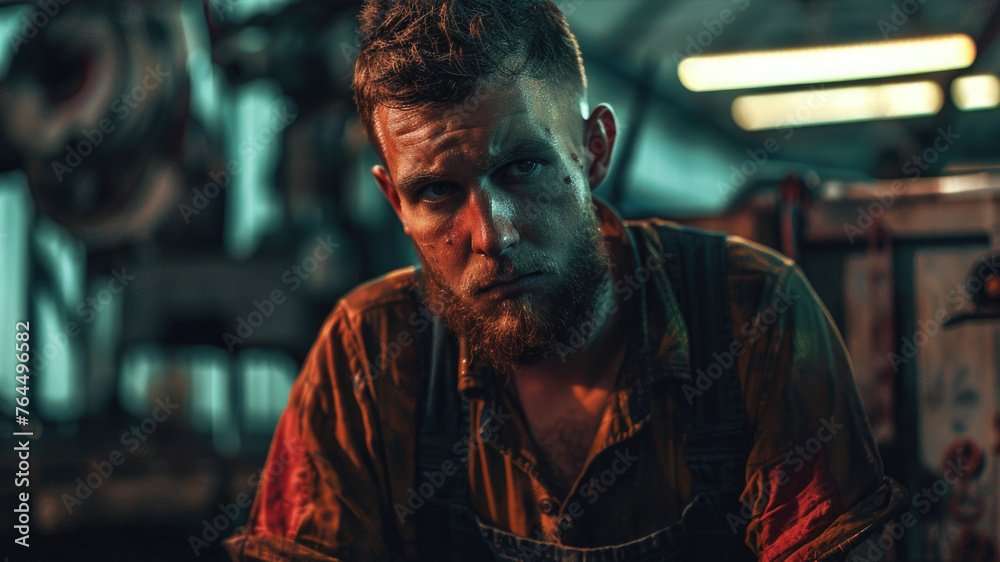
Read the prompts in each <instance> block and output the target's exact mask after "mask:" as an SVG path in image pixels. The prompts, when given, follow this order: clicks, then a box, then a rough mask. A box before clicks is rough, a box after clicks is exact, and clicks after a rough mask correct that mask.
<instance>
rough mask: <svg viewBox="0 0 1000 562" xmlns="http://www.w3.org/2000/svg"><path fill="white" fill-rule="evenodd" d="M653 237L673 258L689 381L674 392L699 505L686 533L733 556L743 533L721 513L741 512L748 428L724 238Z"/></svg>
mask: <svg viewBox="0 0 1000 562" xmlns="http://www.w3.org/2000/svg"><path fill="white" fill-rule="evenodd" d="M659 233H660V238H661V240H662V241H663V244H664V249H665V250H666V251H667V252H669V253H670V254H672V259H670V260H668V267H667V273H668V275H669V277H670V281H671V284H672V289H673V291H674V294H675V295H676V297H677V302H678V304H679V306H680V308H681V311H682V313H683V315H684V320H685V322H686V324H687V332H688V345H689V362H690V373H691V377H692V379H693V384H692V385H691V386H688V387H686V388H685V392H682V393H680V394H681V396H680V402H681V404H682V407H683V408H684V461H685V463H686V464H687V466H688V469H689V470H690V471H691V476H692V479H693V481H694V492H695V496H696V502H695V503H696V504H698V506H699V507H698V511H699V514H698V515H697V516H695V514H691V515H692V518H693V519H695V520H696V521H697V524H696V525H695V526H694V527H695V528H694V529H692V530H694V531H695V532H696V533H698V535H700V536H699V540H698V542H699V543H701V547H702V550H703V551H704V550H705V549H706V548H707V549H710V550H715V551H716V552H718V550H716V549H720V548H724V547H723V545H732V546H733V548H735V549H736V551H737V552H739V551H740V547H741V545H740V544H739V543H742V538H743V537H742V533H740V534H739V535H734V533H733V530H732V529H731V528H730V526H729V525H728V523H727V521H726V514H727V513H739V511H738V508H739V503H738V501H739V494H740V493H741V492H742V491H743V488H744V486H745V472H746V463H747V456H748V454H749V444H750V429H749V424H748V422H747V417H746V412H745V407H744V400H743V392H742V391H741V389H740V377H739V369H738V358H739V356H740V355H741V353H736V352H739V351H740V350H739V349H738V348H737V349H734V347H733V346H734V338H733V328H732V314H731V311H730V299H729V280H728V272H727V267H726V235H725V234H724V233H716V232H706V231H703V230H698V229H691V228H684V227H672V226H666V225H663V226H660V227H659ZM692 507H694V506H692ZM734 539H735V540H734ZM734 543H735V544H734ZM723 557H724V558H728V556H727V555H723Z"/></svg>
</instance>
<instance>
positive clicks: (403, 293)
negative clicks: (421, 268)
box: [337, 266, 417, 318]
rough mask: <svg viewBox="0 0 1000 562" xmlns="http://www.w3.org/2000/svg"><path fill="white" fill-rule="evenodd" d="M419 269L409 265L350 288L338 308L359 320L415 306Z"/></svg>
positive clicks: (339, 302)
mask: <svg viewBox="0 0 1000 562" xmlns="http://www.w3.org/2000/svg"><path fill="white" fill-rule="evenodd" d="M415 271H416V269H415V268H414V267H413V266H407V267H403V268H400V269H396V270H394V271H390V272H389V273H386V274H384V275H380V276H378V277H375V278H373V279H370V280H368V281H365V282H364V283H361V284H360V285H358V286H356V287H355V288H353V289H351V290H350V291H348V292H347V294H345V295H344V296H343V297H341V298H340V301H338V303H337V309H338V310H340V311H342V313H344V314H346V315H347V316H348V317H351V318H357V317H361V316H365V315H367V314H369V313H372V312H375V311H380V310H384V309H386V308H399V307H413V306H414V305H415V302H416V301H415V297H416V290H417V280H416V275H415Z"/></svg>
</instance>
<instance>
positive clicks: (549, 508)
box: [538, 498, 556, 515]
mask: <svg viewBox="0 0 1000 562" xmlns="http://www.w3.org/2000/svg"><path fill="white" fill-rule="evenodd" d="M538 509H539V510H540V511H541V512H542V513H544V514H545V515H552V514H553V513H555V512H556V502H554V501H552V500H551V499H550V498H545V499H543V500H542V501H540V502H538Z"/></svg>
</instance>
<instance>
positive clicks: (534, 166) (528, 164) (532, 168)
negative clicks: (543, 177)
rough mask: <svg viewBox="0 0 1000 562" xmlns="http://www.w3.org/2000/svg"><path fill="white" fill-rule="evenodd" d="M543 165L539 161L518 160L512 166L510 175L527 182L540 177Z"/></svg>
mask: <svg viewBox="0 0 1000 562" xmlns="http://www.w3.org/2000/svg"><path fill="white" fill-rule="evenodd" d="M541 169H542V163H541V162H539V161H538V160H518V161H517V162H514V163H512V164H511V165H510V168H509V170H510V175H511V177H512V178H514V179H518V180H527V179H531V178H533V177H535V176H536V175H538V172H539V171H540V170H541Z"/></svg>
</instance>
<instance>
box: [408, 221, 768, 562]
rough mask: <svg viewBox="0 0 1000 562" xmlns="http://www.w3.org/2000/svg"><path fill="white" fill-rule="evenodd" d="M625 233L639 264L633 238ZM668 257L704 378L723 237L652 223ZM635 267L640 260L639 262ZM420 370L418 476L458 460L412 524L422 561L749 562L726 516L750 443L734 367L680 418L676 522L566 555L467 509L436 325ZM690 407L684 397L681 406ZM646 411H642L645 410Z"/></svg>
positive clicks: (455, 402)
mask: <svg viewBox="0 0 1000 562" xmlns="http://www.w3.org/2000/svg"><path fill="white" fill-rule="evenodd" d="M633 228H636V227H627V230H628V231H629V237H630V239H631V241H632V247H633V251H634V252H636V257H637V258H638V250H637V246H636V236H635V235H634V234H633V232H632V229H633ZM657 229H658V231H659V234H660V239H661V240H662V242H663V244H664V250H665V251H666V252H668V253H669V254H670V257H669V258H668V260H667V273H668V275H669V278H670V282H671V285H672V289H673V291H674V293H675V295H676V298H677V302H678V303H679V305H680V307H681V310H682V312H683V314H684V319H685V322H686V323H687V328H688V339H689V345H690V349H689V355H690V372H692V373H694V372H696V370H697V369H699V368H701V369H703V370H705V371H706V372H707V370H708V366H709V365H711V364H712V362H713V358H712V353H713V352H719V353H722V352H724V351H726V350H727V349H729V346H730V343H731V342H732V341H733V333H732V320H731V314H730V308H729V294H728V282H727V276H726V247H725V234H722V233H709V232H705V231H700V230H693V229H688V228H682V227H672V226H666V225H658V226H657ZM637 263H640V262H639V261H638V259H637ZM424 343H425V344H426V345H425V346H423V349H425V350H430V353H424V354H423V355H424V357H423V359H422V368H421V382H422V385H423V387H422V388H423V389H424V392H425V394H424V395H423V397H422V403H421V405H420V410H419V411H420V412H421V415H422V419H421V422H420V427H421V432H420V436H419V444H418V447H417V471H418V472H417V473H418V474H423V472H424V471H425V470H426V471H433V470H435V469H436V468H437V467H440V466H441V465H442V463H443V462H444V461H446V460H449V459H451V460H452V461H455V460H459V461H460V462H459V463H456V464H459V469H458V472H457V473H456V474H455V475H453V476H452V477H451V478H449V479H448V480H447V481H446V482H445V485H444V487H443V488H441V489H439V490H438V491H437V493H436V494H435V495H434V497H433V498H432V500H428V501H427V503H426V504H425V505H424V506H423V507H422V509H420V510H419V511H418V515H417V517H416V521H417V525H418V527H417V532H418V535H417V536H418V545H417V546H418V551H419V553H420V559H421V560H434V561H438V560H454V561H463V562H465V561H470V560H472V561H478V560H504V561H515V560H535V561H539V562H543V561H545V562H548V561H564V560H565V561H573V562H604V561H607V562H612V561H625V560H627V561H653V560H656V561H682V560H712V561H714V560H752V559H754V557H753V556H752V553H751V552H750V550H749V549H748V548H747V547H746V545H745V544H744V543H743V536H742V533H737V534H734V533H733V532H732V531H731V529H730V527H729V525H728V523H727V522H726V519H725V514H726V513H733V512H738V509H739V503H738V501H739V494H740V493H741V492H742V490H743V487H744V484H745V482H744V471H745V468H746V460H747V455H748V450H749V449H748V445H749V428H748V425H747V420H746V414H745V412H744V406H743V395H742V392H741V390H740V382H739V374H738V372H737V367H736V365H735V364H733V365H732V366H731V367H729V368H728V369H725V370H724V372H723V374H722V376H721V377H720V378H719V379H718V380H717V381H716V382H715V384H713V385H711V386H710V387H709V389H708V390H706V391H705V392H704V393H703V394H702V395H701V396H700V397H699V398H697V399H696V400H695V401H694V403H693V404H691V405H690V406H687V407H685V412H684V434H685V435H684V461H685V462H686V464H687V466H688V469H689V470H690V471H691V475H692V478H693V481H694V493H695V496H694V499H693V500H692V501H691V503H690V504H688V505H687V506H686V507H685V508H684V511H683V514H682V516H681V519H680V521H677V522H675V523H674V524H672V525H670V526H668V527H666V528H664V529H661V530H659V531H656V532H655V533H653V534H651V535H648V536H645V537H642V538H640V539H638V540H634V541H631V542H628V543H623V544H617V545H612V546H605V547H599V548H571V547H567V546H562V545H558V544H555V543H547V542H541V541H537V540H533V539H530V538H526V537H521V536H517V535H514V534H511V533H508V532H505V531H502V530H500V529H496V528H493V527H490V526H488V525H486V524H484V523H483V522H482V521H481V520H480V519H479V518H478V517H477V516H476V514H475V513H474V512H473V510H472V509H471V507H470V501H469V494H468V482H467V479H468V455H467V454H466V456H465V457H464V458H461V459H456V457H455V455H454V453H453V451H452V448H453V446H454V444H455V443H456V442H458V441H460V440H461V439H462V437H463V435H464V436H468V435H469V425H470V421H469V404H468V402H467V401H466V400H465V399H463V398H462V397H461V396H459V394H458V391H457V380H456V376H457V373H458V365H457V358H458V349H457V344H456V342H455V341H454V339H453V338H452V337H451V336H450V334H449V332H448V330H447V329H446V328H445V327H444V326H443V325H442V324H441V323H440V322H437V321H435V322H433V323H432V329H431V330H427V331H426V332H425V342H424ZM678 403H680V404H687V400H679V401H678ZM646 411H648V405H646Z"/></svg>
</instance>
